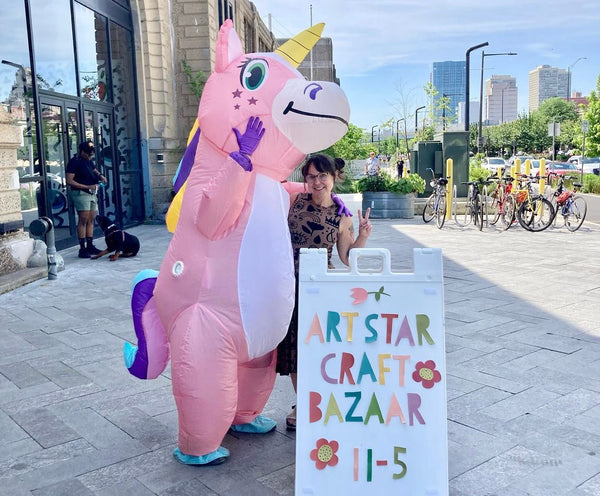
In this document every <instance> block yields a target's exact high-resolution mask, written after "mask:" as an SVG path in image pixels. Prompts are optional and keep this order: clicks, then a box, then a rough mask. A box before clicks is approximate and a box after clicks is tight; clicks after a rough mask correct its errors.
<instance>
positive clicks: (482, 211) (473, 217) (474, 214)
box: [454, 179, 491, 231]
mask: <svg viewBox="0 0 600 496" xmlns="http://www.w3.org/2000/svg"><path fill="white" fill-rule="evenodd" d="M461 184H468V185H469V189H468V191H467V204H466V205H465V211H464V213H463V214H459V213H458V202H457V198H456V187H455V188H454V221H455V222H456V223H457V224H458V225H459V226H460V227H465V226H468V225H469V224H470V223H471V222H472V223H473V224H474V225H475V227H477V228H478V229H479V230H480V231H481V230H482V229H483V225H484V223H485V224H487V223H488V218H489V204H490V203H491V202H490V199H489V196H488V193H487V191H488V189H487V187H488V185H489V184H491V181H490V180H489V179H486V180H478V181H467V182H463V183H461ZM480 186H481V191H480V190H479V187H480Z"/></svg>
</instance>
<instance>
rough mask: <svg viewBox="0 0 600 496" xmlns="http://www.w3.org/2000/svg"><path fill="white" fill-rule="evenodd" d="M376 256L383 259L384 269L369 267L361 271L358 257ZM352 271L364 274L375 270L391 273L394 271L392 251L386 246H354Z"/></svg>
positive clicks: (375, 257)
mask: <svg viewBox="0 0 600 496" xmlns="http://www.w3.org/2000/svg"><path fill="white" fill-rule="evenodd" d="M361 257H363V258H374V259H378V258H379V259H381V260H382V270H381V271H379V270H374V269H369V270H366V271H360V270H359V268H358V259H359V258H361ZM349 261H350V272H351V273H352V274H364V273H369V274H372V273H373V272H376V273H381V274H386V275H387V274H391V273H392V257H391V255H390V251H389V250H388V249H386V248H353V249H352V250H350V257H349Z"/></svg>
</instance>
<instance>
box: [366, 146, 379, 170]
mask: <svg viewBox="0 0 600 496" xmlns="http://www.w3.org/2000/svg"><path fill="white" fill-rule="evenodd" d="M380 170H381V166H380V165H379V159H378V158H377V157H376V156H375V152H369V158H368V159H367V161H366V162H365V176H378V175H379V171H380Z"/></svg>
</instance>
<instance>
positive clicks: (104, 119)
mask: <svg viewBox="0 0 600 496" xmlns="http://www.w3.org/2000/svg"><path fill="white" fill-rule="evenodd" d="M83 125H84V134H85V139H88V140H90V141H93V142H94V146H95V147H96V156H95V161H96V167H97V168H98V170H99V171H100V172H101V173H102V174H103V175H104V177H106V180H107V184H106V185H104V187H101V188H100V189H99V190H98V211H99V213H100V214H101V215H104V216H106V217H109V218H110V219H111V220H112V221H114V222H117V223H119V224H120V222H121V219H120V216H119V215H118V212H120V208H119V207H118V201H119V195H117V191H118V190H119V188H118V183H117V182H118V177H117V174H116V173H115V165H114V164H115V157H114V155H115V152H114V146H113V143H114V131H113V129H114V126H113V113H112V109H111V108H98V107H97V106H90V105H88V104H84V111H83Z"/></svg>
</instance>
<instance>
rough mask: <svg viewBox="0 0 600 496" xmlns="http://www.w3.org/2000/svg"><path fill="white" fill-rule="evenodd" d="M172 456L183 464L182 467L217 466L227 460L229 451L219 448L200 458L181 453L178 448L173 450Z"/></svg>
mask: <svg viewBox="0 0 600 496" xmlns="http://www.w3.org/2000/svg"><path fill="white" fill-rule="evenodd" d="M173 456H174V457H175V458H176V459H177V461H178V462H180V463H183V464H184V465H218V464H219V463H223V462H224V461H225V460H227V458H229V450H228V449H227V448H223V446H219V447H218V448H217V449H216V450H215V451H213V452H212V453H208V454H207V455H202V456H195V455H186V454H184V453H182V452H181V451H180V450H179V448H175V451H173Z"/></svg>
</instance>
